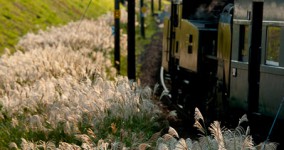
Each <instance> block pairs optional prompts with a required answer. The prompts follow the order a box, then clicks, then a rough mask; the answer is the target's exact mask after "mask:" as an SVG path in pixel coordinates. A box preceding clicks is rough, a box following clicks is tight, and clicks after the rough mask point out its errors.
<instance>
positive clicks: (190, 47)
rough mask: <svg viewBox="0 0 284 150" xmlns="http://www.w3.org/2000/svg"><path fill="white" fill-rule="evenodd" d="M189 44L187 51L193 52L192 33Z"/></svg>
mask: <svg viewBox="0 0 284 150" xmlns="http://www.w3.org/2000/svg"><path fill="white" fill-rule="evenodd" d="M188 40H189V45H188V49H187V52H188V53H189V54H192V42H193V36H192V34H190V35H189V39H188Z"/></svg>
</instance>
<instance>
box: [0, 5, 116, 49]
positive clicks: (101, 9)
mask: <svg viewBox="0 0 284 150" xmlns="http://www.w3.org/2000/svg"><path fill="white" fill-rule="evenodd" d="M88 3H89V0H32V1H26V0H17V1H12V0H11V1H10V0H0V8H1V9H0V22H1V24H0V54H2V53H3V50H4V48H5V47H8V48H10V49H13V47H14V45H15V44H16V43H17V42H18V40H19V38H20V37H21V36H23V35H25V34H26V33H27V32H35V31H37V30H39V29H45V28H46V27H48V26H51V25H60V24H66V23H67V22H70V21H72V20H73V21H76V20H79V19H80V18H81V17H82V15H83V13H84V11H85V9H86V7H87V5H88ZM110 10H113V1H112V0H93V2H92V3H91V5H90V7H89V9H88V11H87V13H86V15H85V18H89V19H90V18H97V17H98V16H100V15H102V14H103V13H106V12H108V11H110ZM13 50H14V49H13Z"/></svg>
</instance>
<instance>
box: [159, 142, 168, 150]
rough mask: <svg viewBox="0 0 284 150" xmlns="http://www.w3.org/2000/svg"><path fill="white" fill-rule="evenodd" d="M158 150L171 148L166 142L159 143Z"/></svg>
mask: <svg viewBox="0 0 284 150" xmlns="http://www.w3.org/2000/svg"><path fill="white" fill-rule="evenodd" d="M158 150H169V148H168V146H167V145H166V144H164V143H160V144H159V145H158Z"/></svg>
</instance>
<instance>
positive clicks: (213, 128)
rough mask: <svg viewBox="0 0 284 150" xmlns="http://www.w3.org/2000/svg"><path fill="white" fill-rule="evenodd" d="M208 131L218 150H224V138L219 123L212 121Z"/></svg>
mask: <svg viewBox="0 0 284 150" xmlns="http://www.w3.org/2000/svg"><path fill="white" fill-rule="evenodd" d="M209 131H210V132H211V134H212V135H213V137H214V138H215V140H216V141H217V143H218V150H225V144H224V138H223V134H222V129H221V127H220V122H219V121H214V122H213V123H211V125H210V127H209Z"/></svg>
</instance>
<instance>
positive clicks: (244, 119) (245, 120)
mask: <svg viewBox="0 0 284 150" xmlns="http://www.w3.org/2000/svg"><path fill="white" fill-rule="evenodd" d="M243 122H248V118H247V115H246V114H244V115H243V116H242V117H241V118H240V119H239V124H238V126H240V125H241V123H243Z"/></svg>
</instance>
